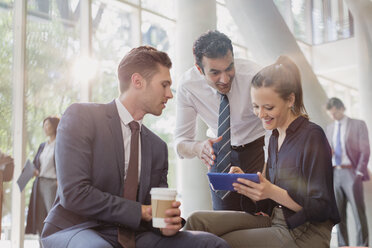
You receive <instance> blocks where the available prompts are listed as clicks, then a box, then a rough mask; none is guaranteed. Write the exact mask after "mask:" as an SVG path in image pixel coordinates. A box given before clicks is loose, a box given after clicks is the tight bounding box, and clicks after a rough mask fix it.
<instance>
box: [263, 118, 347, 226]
mask: <svg viewBox="0 0 372 248" xmlns="http://www.w3.org/2000/svg"><path fill="white" fill-rule="evenodd" d="M278 137H279V133H278V130H276V129H275V130H273V132H272V135H271V137H270V144H269V157H268V160H267V168H266V178H268V179H269V180H270V181H271V182H272V183H273V184H275V185H277V186H279V187H280V188H282V189H285V190H287V192H288V194H289V196H290V197H291V198H292V199H293V200H294V201H295V202H297V203H298V204H299V205H301V206H302V210H300V211H298V212H297V213H296V212H294V211H292V210H290V209H288V208H286V207H284V206H283V212H284V216H285V219H286V222H287V225H288V227H289V228H290V229H293V228H295V227H298V226H300V225H302V224H304V223H305V222H323V221H326V220H331V221H332V222H333V223H334V224H336V223H338V222H339V220H340V217H339V214H338V210H337V206H336V201H335V196H334V192H333V169H332V154H331V148H330V146H329V144H328V141H327V138H326V136H325V134H324V131H323V129H322V128H321V127H320V126H318V125H316V124H314V123H312V122H310V121H309V120H308V119H306V118H304V117H302V116H300V117H298V118H297V119H295V120H294V121H293V122H292V123H291V124H290V125H289V127H288V128H287V130H286V137H285V139H284V142H283V144H282V146H281V148H280V150H279V151H278ZM277 205H278V204H277V203H276V202H274V201H273V200H263V201H260V202H258V208H259V210H260V211H263V212H266V213H268V214H269V215H271V213H272V210H273V208H274V207H275V206H277Z"/></svg>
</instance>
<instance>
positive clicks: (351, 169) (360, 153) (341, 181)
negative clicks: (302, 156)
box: [326, 97, 370, 246]
mask: <svg viewBox="0 0 372 248" xmlns="http://www.w3.org/2000/svg"><path fill="white" fill-rule="evenodd" d="M326 108H327V112H328V114H329V116H330V117H331V118H332V119H333V120H334V122H333V123H331V124H329V125H328V126H327V131H326V133H327V138H328V141H329V143H330V144H331V147H332V164H333V177H334V190H335V196H336V203H337V207H338V211H339V212H340V217H341V222H340V224H338V225H337V236H338V245H339V246H349V237H348V234H347V223H346V220H347V216H346V206H347V203H348V202H349V203H350V205H351V208H352V210H353V214H354V219H355V224H356V234H357V237H356V242H357V246H368V225H367V216H366V210H365V208H366V207H365V204H364V196H363V181H367V180H369V175H368V170H367V165H368V160H369V155H370V148H369V140H368V130H367V125H366V123H365V122H364V121H362V120H356V119H352V118H349V117H348V116H346V115H345V106H344V103H343V102H342V101H341V100H340V99H339V98H336V97H333V98H331V99H329V100H328V102H327V106H326Z"/></svg>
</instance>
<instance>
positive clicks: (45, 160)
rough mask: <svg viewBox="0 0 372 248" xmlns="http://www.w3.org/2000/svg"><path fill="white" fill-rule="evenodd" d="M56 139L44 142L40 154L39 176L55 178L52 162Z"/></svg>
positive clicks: (54, 168)
mask: <svg viewBox="0 0 372 248" xmlns="http://www.w3.org/2000/svg"><path fill="white" fill-rule="evenodd" d="M55 145H56V140H53V141H52V142H50V143H49V142H46V143H45V146H44V149H43V151H42V152H41V154H40V157H39V161H40V171H39V177H44V178H50V179H56V178H57V174H56V167H55V164H54V147H55Z"/></svg>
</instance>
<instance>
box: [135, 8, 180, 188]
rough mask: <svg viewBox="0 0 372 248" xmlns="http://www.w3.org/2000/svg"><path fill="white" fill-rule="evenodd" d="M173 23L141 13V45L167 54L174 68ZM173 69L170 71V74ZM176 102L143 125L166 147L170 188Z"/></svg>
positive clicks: (173, 173)
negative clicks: (162, 141) (165, 144)
mask: <svg viewBox="0 0 372 248" xmlns="http://www.w3.org/2000/svg"><path fill="white" fill-rule="evenodd" d="M175 28H176V24H175V22H172V21H169V20H166V19H164V18H160V17H159V16H156V15H153V14H151V13H149V12H147V11H143V12H142V27H141V32H142V44H143V45H150V46H153V47H155V48H157V49H158V50H161V51H164V52H166V53H168V55H169V57H170V58H171V60H172V62H173V66H174V61H175V60H174V54H175V47H174V44H175V38H176V37H175V33H176V32H175ZM173 71H174V68H172V70H171V74H173V73H172V72H173ZM175 104H176V100H175V99H174V98H173V99H171V100H170V101H168V104H167V107H166V108H165V109H164V110H163V114H162V115H161V116H160V117H158V116H153V115H146V116H145V119H144V124H145V125H146V126H147V127H149V128H150V129H151V130H153V131H154V132H155V133H156V134H157V135H159V136H160V138H162V139H163V140H164V141H165V142H166V143H167V145H168V155H169V171H168V184H169V186H170V187H176V182H175V180H176V171H175V166H176V163H177V159H176V155H175V152H174V149H173V132H174V127H175V124H176V119H175V113H176V110H175V109H176V107H175Z"/></svg>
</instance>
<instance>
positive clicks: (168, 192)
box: [150, 188, 177, 196]
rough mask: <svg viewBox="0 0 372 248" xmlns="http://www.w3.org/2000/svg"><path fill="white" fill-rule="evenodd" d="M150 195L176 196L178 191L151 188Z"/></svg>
mask: <svg viewBox="0 0 372 248" xmlns="http://www.w3.org/2000/svg"><path fill="white" fill-rule="evenodd" d="M150 194H151V195H164V196H176V195H177V190H176V189H169V188H151V191H150Z"/></svg>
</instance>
